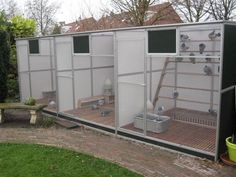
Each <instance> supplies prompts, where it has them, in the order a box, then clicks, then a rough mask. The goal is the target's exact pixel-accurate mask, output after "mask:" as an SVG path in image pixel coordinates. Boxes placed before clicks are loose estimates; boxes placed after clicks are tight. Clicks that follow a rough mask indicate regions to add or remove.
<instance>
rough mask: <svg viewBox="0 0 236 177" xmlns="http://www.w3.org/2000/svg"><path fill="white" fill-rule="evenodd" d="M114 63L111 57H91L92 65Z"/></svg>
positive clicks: (101, 65) (109, 64)
mask: <svg viewBox="0 0 236 177" xmlns="http://www.w3.org/2000/svg"><path fill="white" fill-rule="evenodd" d="M112 65H114V58H113V57H93V67H103V66H112Z"/></svg>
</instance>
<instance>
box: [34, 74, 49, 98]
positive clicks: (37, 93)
mask: <svg viewBox="0 0 236 177" xmlns="http://www.w3.org/2000/svg"><path fill="white" fill-rule="evenodd" d="M31 84H32V96H33V97H34V98H36V99H39V98H42V97H43V95H42V92H43V91H52V88H51V71H43V72H42V71H41V72H32V73H31Z"/></svg>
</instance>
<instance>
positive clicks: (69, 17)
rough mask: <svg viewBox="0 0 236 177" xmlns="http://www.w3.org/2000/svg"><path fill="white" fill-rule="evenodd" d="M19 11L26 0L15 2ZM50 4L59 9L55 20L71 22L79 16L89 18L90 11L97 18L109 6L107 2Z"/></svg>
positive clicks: (64, 0) (77, 0) (75, 0)
mask: <svg viewBox="0 0 236 177" xmlns="http://www.w3.org/2000/svg"><path fill="white" fill-rule="evenodd" d="M16 1H17V3H18V4H19V6H20V8H21V9H24V5H25V2H26V1H27V0H16ZM49 1H50V2H58V3H59V5H60V9H59V11H58V12H57V15H56V20H57V21H58V22H60V21H66V22H67V23H68V22H72V21H75V20H76V19H78V18H79V17H80V16H81V15H83V16H86V17H88V16H90V14H91V13H90V12H89V11H91V12H92V13H93V14H95V17H98V16H99V15H100V14H101V13H100V12H101V11H100V10H101V9H102V8H104V7H107V6H109V4H110V1H109V0H49Z"/></svg>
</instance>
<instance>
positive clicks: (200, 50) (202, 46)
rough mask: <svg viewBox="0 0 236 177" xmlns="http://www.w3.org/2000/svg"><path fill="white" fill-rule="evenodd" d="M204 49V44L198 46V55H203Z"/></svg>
mask: <svg viewBox="0 0 236 177" xmlns="http://www.w3.org/2000/svg"><path fill="white" fill-rule="evenodd" d="M205 48H206V45H205V44H203V43H201V44H199V52H200V54H203V52H204V50H205Z"/></svg>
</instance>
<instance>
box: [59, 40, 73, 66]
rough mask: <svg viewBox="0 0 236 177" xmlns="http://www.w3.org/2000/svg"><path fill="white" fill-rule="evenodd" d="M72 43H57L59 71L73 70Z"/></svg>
mask: <svg viewBox="0 0 236 177" xmlns="http://www.w3.org/2000/svg"><path fill="white" fill-rule="evenodd" d="M71 47H72V45H71V43H57V44H56V53H57V54H56V55H57V69H58V70H64V69H72V63H71V57H72V50H71Z"/></svg>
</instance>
